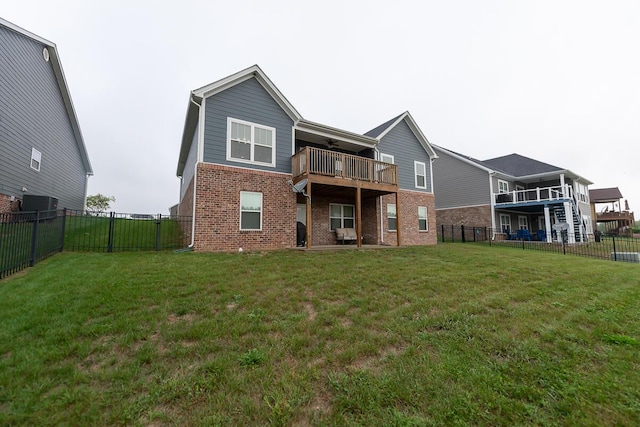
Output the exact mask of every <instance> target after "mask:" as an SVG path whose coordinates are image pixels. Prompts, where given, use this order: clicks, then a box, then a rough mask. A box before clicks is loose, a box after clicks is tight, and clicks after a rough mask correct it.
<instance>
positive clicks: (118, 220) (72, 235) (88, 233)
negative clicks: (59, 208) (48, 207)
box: [64, 211, 191, 252]
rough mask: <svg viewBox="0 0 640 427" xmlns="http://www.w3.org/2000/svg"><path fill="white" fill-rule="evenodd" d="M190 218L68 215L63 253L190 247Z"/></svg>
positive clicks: (73, 213) (113, 214)
mask: <svg viewBox="0 0 640 427" xmlns="http://www.w3.org/2000/svg"><path fill="white" fill-rule="evenodd" d="M190 232H191V217H190V216H169V215H160V214H154V215H152V214H126V213H116V212H109V213H99V214H86V213H84V212H83V211H67V224H66V228H65V238H64V250H67V251H76V252H128V251H163V250H172V249H181V248H185V247H187V245H188V244H189V242H188V240H187V237H188V235H189V234H190Z"/></svg>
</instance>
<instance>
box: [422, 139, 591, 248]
mask: <svg viewBox="0 0 640 427" xmlns="http://www.w3.org/2000/svg"><path fill="white" fill-rule="evenodd" d="M433 147H434V149H435V151H436V153H438V156H439V159H438V162H436V163H435V164H434V169H433V179H434V183H435V186H436V211H437V223H438V225H439V226H442V225H460V224H465V225H468V226H481V227H489V228H492V229H493V230H495V235H494V236H495V237H496V238H527V239H537V240H542V241H547V242H551V241H553V240H554V239H559V238H561V234H562V230H561V228H562V227H561V225H562V226H564V228H565V229H566V232H567V238H568V241H569V242H570V243H577V242H585V241H587V240H588V239H589V238H590V237H591V236H592V234H593V221H592V218H591V209H590V202H589V191H588V186H589V185H591V184H592V182H591V181H589V180H588V179H586V178H584V177H582V176H580V175H578V174H576V173H574V172H572V171H570V170H568V169H564V168H560V167H557V166H553V165H550V164H547V163H544V162H540V161H538V160H534V159H531V158H528V157H525V156H521V155H519V154H510V155H507V156H502V157H496V158H493V159H488V160H482V161H481V160H477V159H474V158H472V157H469V156H465V155H463V154H460V153H456V152H454V151H451V150H448V149H446V148H443V147H439V146H436V145H434V146H433ZM558 230H559V231H560V232H561V233H558Z"/></svg>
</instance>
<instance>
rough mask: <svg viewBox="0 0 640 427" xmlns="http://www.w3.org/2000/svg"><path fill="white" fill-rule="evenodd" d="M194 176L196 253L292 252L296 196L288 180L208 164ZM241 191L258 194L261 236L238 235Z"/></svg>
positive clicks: (280, 175) (256, 234)
mask: <svg viewBox="0 0 640 427" xmlns="http://www.w3.org/2000/svg"><path fill="white" fill-rule="evenodd" d="M196 173H197V179H196V180H197V183H196V224H195V241H194V249H195V250H196V251H208V252H210V251H238V250H239V249H240V248H242V249H243V250H264V249H282V248H290V247H295V245H296V195H295V193H293V192H292V191H291V188H290V187H289V184H288V183H287V179H289V176H288V175H283V174H279V173H273V172H263V171H257V170H249V169H241V168H233V167H229V166H223V165H216V164H209V163H200V164H198V167H197V171H196ZM241 191H253V192H260V193H262V230H261V231H241V230H240V192H241ZM185 199H186V196H185ZM183 202H184V203H186V202H187V201H183ZM182 212H183V211H182V210H181V214H182Z"/></svg>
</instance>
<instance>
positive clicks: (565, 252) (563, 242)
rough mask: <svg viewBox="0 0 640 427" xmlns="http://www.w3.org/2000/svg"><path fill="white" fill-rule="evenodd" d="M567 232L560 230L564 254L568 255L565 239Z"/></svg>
mask: <svg viewBox="0 0 640 427" xmlns="http://www.w3.org/2000/svg"><path fill="white" fill-rule="evenodd" d="M564 233H566V232H565V231H564V230H560V239H562V255H566V254H567V247H566V244H567V243H566V240H567V239H565V237H564V236H565V234H564Z"/></svg>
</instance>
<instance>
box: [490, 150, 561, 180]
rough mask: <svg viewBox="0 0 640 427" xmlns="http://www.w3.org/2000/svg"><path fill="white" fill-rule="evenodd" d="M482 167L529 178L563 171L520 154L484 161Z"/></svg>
mask: <svg viewBox="0 0 640 427" xmlns="http://www.w3.org/2000/svg"><path fill="white" fill-rule="evenodd" d="M482 163H483V164H484V165H486V166H489V167H491V168H493V169H497V170H500V171H502V172H505V173H507V174H509V175H511V176H514V177H518V176H529V175H537V174H544V173H550V172H558V173H560V172H562V171H563V169H562V168H559V167H557V166H553V165H550V164H548V163H544V162H540V161H538V160H534V159H531V158H529V157H525V156H521V155H520V154H515V153H514V154H509V155H507V156H502V157H495V158H493V159H489V160H484V161H483V162H482Z"/></svg>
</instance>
